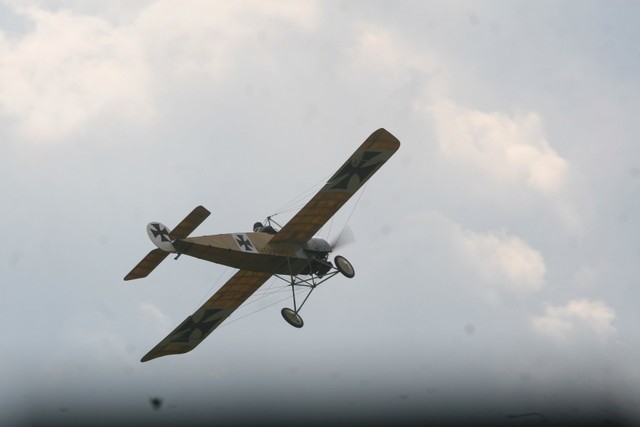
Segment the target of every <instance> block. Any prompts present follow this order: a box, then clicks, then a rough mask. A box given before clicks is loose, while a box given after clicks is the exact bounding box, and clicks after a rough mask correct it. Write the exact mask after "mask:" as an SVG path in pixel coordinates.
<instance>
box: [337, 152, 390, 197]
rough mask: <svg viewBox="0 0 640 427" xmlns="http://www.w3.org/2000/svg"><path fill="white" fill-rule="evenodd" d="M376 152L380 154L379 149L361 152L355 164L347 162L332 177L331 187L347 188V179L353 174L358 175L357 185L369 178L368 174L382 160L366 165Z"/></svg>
mask: <svg viewBox="0 0 640 427" xmlns="http://www.w3.org/2000/svg"><path fill="white" fill-rule="evenodd" d="M378 154H380V152H379V151H365V152H364V153H363V154H362V158H361V159H360V160H359V161H358V162H357V163H356V164H355V165H354V164H352V162H348V163H347V164H346V165H344V166H343V167H342V169H340V170H339V171H338V172H337V173H336V174H335V177H336V178H335V179H334V184H333V186H332V187H331V189H332V190H347V189H348V186H349V181H351V177H352V176H354V175H356V176H357V177H358V180H359V182H358V186H360V185H361V184H362V183H363V182H365V181H366V180H367V179H368V178H369V176H371V174H373V172H374V171H375V170H376V169H377V168H378V166H379V165H380V164H381V163H382V161H381V160H379V161H377V162H373V163H371V164H370V165H367V163H368V162H369V161H370V160H371V159H373V158H374V157H376V156H377V155H378Z"/></svg>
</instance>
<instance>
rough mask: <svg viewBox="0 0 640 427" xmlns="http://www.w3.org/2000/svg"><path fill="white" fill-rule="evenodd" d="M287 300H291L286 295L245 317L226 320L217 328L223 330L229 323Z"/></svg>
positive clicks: (249, 314) (247, 315) (248, 314)
mask: <svg viewBox="0 0 640 427" xmlns="http://www.w3.org/2000/svg"><path fill="white" fill-rule="evenodd" d="M287 290H289V289H287ZM289 298H291V296H289V295H287V296H286V297H284V298H281V299H279V300H277V301H275V302H272V303H271V304H269V305H266V306H264V307H260V308H259V309H257V310H254V311H252V312H251V313H247V314H245V315H243V316H239V317H236V318H235V319H232V320H227V321H226V322H224V323H223V324H222V325H220V326H219V328H223V327H225V326H227V325H230V324H231V323H234V322H237V321H238V320H240V319H244V318H245V317H249V316H251V315H253V314H256V313H258V312H260V311H262V310H264V309H267V308H269V307H273V306H274V305H276V304H278V303H281V302H282V301H284V300H287V299H289Z"/></svg>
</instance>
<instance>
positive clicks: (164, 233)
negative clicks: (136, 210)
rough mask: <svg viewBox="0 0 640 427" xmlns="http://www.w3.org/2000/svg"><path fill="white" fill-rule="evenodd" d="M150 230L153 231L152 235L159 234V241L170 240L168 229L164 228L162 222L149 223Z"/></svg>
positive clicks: (156, 235)
mask: <svg viewBox="0 0 640 427" xmlns="http://www.w3.org/2000/svg"><path fill="white" fill-rule="evenodd" d="M151 227H152V228H151V232H152V233H153V237H156V238H157V237H158V236H160V241H162V242H170V241H171V239H170V238H169V230H167V229H166V227H164V226H163V225H162V224H158V223H153V224H151Z"/></svg>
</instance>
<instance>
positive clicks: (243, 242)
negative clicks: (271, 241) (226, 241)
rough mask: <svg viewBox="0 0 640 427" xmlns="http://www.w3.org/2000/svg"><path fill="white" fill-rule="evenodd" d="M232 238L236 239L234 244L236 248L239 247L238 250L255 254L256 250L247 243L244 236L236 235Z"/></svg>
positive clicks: (247, 240)
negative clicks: (236, 245)
mask: <svg viewBox="0 0 640 427" xmlns="http://www.w3.org/2000/svg"><path fill="white" fill-rule="evenodd" d="M234 238H235V239H236V243H237V244H238V246H240V249H242V250H243V251H245V252H255V251H256V248H255V247H254V246H253V244H252V243H251V242H250V241H249V239H248V238H246V237H245V236H244V235H242V234H236V235H235V236H234Z"/></svg>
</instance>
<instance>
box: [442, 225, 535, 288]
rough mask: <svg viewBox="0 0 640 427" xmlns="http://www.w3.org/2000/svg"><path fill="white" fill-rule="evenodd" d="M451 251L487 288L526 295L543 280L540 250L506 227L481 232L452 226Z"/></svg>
mask: <svg viewBox="0 0 640 427" xmlns="http://www.w3.org/2000/svg"><path fill="white" fill-rule="evenodd" d="M452 230H453V233H452V238H451V239H452V240H451V241H452V245H453V248H454V252H455V253H457V254H458V255H459V262H460V263H462V264H463V265H465V266H466V267H467V268H468V269H470V270H471V271H472V272H473V273H474V274H475V276H476V277H477V278H478V279H479V281H480V282H481V283H482V284H483V285H484V286H485V287H487V288H488V289H491V290H494V291H501V292H506V293H508V294H512V295H528V294H531V293H534V292H536V291H539V290H540V289H541V288H543V287H544V286H545V284H546V281H545V274H546V266H545V263H544V259H543V257H542V255H541V254H540V252H538V251H537V250H535V249H533V248H531V247H530V246H529V245H528V244H527V243H526V242H525V241H524V240H522V239H520V238H519V237H517V236H514V235H512V234H509V233H507V232H506V231H504V230H503V231H488V232H484V233H480V232H475V231H471V230H465V229H463V228H461V227H460V226H455V227H454V228H453V229H452Z"/></svg>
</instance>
